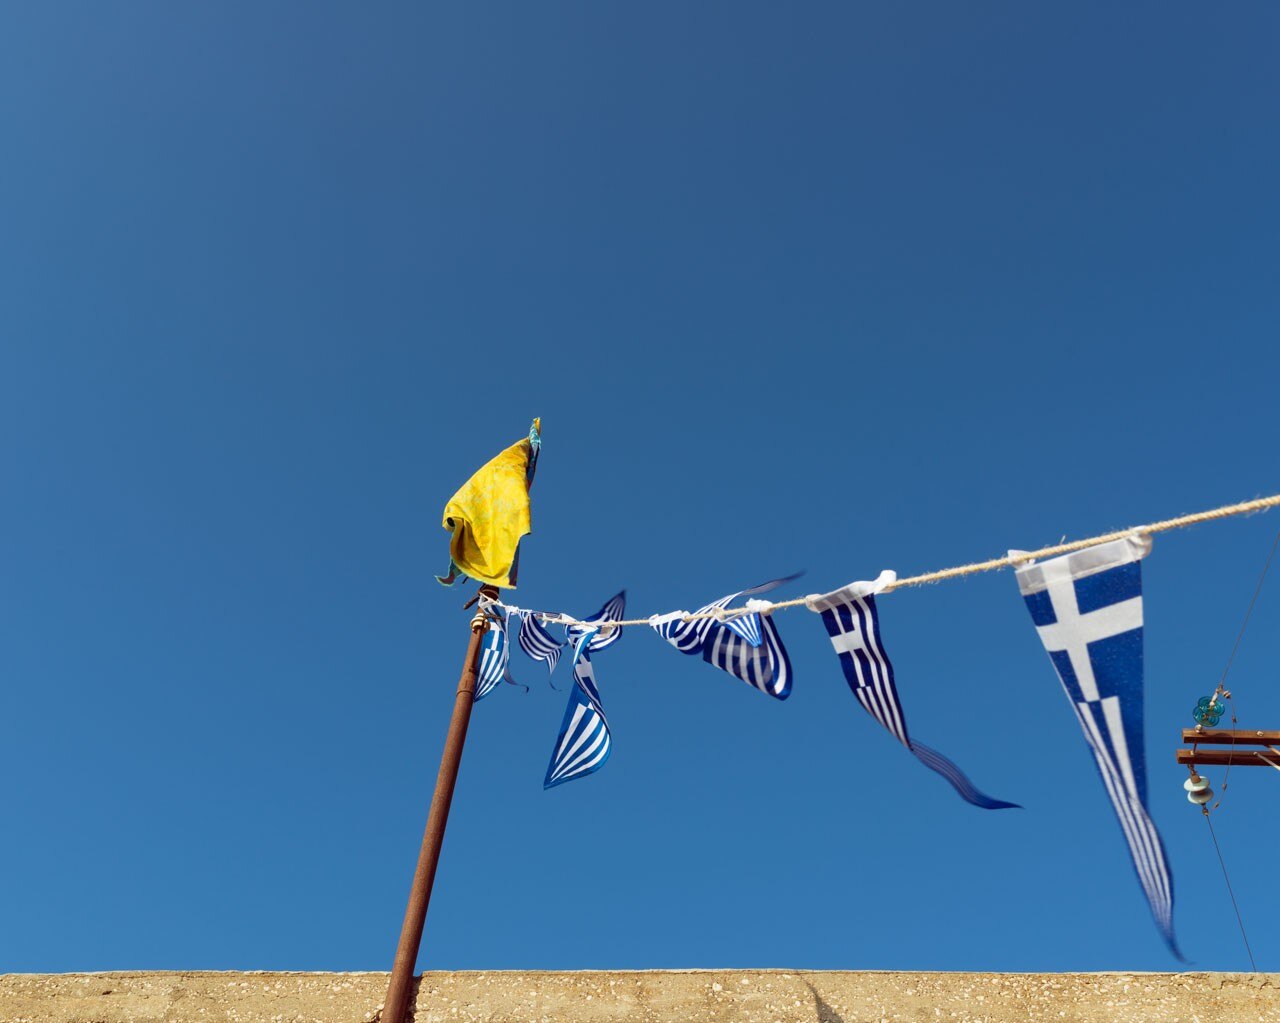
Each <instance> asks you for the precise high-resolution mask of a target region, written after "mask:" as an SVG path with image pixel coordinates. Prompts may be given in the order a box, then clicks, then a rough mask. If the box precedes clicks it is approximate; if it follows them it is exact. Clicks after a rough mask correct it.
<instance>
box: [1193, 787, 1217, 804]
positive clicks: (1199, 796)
mask: <svg viewBox="0 0 1280 1023" xmlns="http://www.w3.org/2000/svg"><path fill="white" fill-rule="evenodd" d="M1212 798H1213V789H1207V788H1206V789H1197V790H1196V791H1195V792H1188V793H1187V802H1189V803H1195V804H1196V805H1197V806H1204V804H1205V803H1207V802H1209V800H1211V799H1212Z"/></svg>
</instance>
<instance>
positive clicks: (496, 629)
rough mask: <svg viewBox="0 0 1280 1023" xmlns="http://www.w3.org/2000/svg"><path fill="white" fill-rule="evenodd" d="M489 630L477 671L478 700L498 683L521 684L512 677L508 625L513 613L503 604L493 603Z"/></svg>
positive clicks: (481, 649) (485, 635)
mask: <svg viewBox="0 0 1280 1023" xmlns="http://www.w3.org/2000/svg"><path fill="white" fill-rule="evenodd" d="M491 614H492V615H494V617H493V618H491V619H490V622H489V631H488V632H486V633H485V634H484V640H483V642H482V645H481V647H480V669H479V671H478V672H477V673H476V695H475V699H476V700H483V699H484V698H485V697H486V696H488V695H489V694H490V693H491V692H493V690H494V688H495V687H496V686H497V685H498V683H499V682H507V683H509V684H511V685H513V686H518V685H520V683H519V682H517V681H516V680H515V679H513V678H512V677H511V671H510V667H509V665H510V663H511V643H510V640H509V639H508V637H507V625H508V623H509V622H510V621H511V614H510V612H508V611H507V610H506V609H505V608H503V607H502V606H501V605H497V604H495V605H493V609H492V611H491Z"/></svg>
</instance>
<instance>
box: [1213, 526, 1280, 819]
mask: <svg viewBox="0 0 1280 1023" xmlns="http://www.w3.org/2000/svg"><path fill="white" fill-rule="evenodd" d="M1277 547H1280V532H1277V533H1276V538H1275V539H1274V540H1272V541H1271V550H1270V551H1269V552H1268V553H1267V560H1266V563H1265V564H1263V566H1262V574H1261V575H1260V576H1258V585H1257V586H1255V587H1254V588H1253V597H1252V598H1251V599H1250V601H1249V607H1248V608H1247V609H1246V610H1245V613H1244V621H1243V622H1241V623H1240V631H1239V632H1238V633H1236V642H1235V646H1233V647H1232V648H1231V656H1230V657H1228V658H1227V666H1226V667H1225V668H1223V669H1222V679H1221V681H1219V682H1218V688H1217V689H1216V690H1215V691H1214V696H1215V697H1217V696H1218V695H1219V694H1221V695H1222V697H1223V698H1224V699H1225V700H1226V701H1227V702H1228V703H1230V704H1231V724H1232V731H1233V732H1234V731H1238V729H1237V728H1236V727H1235V726H1237V725H1239V724H1240V720H1239V718H1237V717H1236V701H1235V700H1234V699H1232V697H1231V693H1230V692H1229V691H1228V689H1227V674H1228V672H1230V671H1231V665H1232V664H1233V663H1234V662H1235V659H1236V651H1237V650H1239V649H1240V641H1241V640H1242V639H1244V630H1245V629H1246V628H1248V627H1249V618H1250V616H1251V615H1252V614H1253V607H1254V605H1255V604H1257V603H1258V595H1259V594H1260V593H1261V592H1262V584H1263V583H1264V582H1266V581H1267V573H1268V572H1270V571H1271V562H1272V561H1273V560H1275V556H1276V548H1277ZM1239 739H1240V737H1239V736H1238V735H1233V736H1232V737H1231V750H1230V752H1229V753H1228V754H1227V769H1226V770H1225V771H1224V772H1223V773H1222V794H1221V795H1220V796H1219V797H1218V801H1217V802H1216V803H1214V804H1213V808H1214V809H1215V810H1217V809H1218V808H1220V807H1221V806H1222V801H1223V800H1224V799H1226V798H1227V785H1228V784H1229V783H1230V781H1231V767H1232V765H1233V764H1234V763H1235V759H1236V744H1237V743H1238V742H1239Z"/></svg>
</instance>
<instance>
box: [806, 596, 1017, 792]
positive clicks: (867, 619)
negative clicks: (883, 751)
mask: <svg viewBox="0 0 1280 1023" xmlns="http://www.w3.org/2000/svg"><path fill="white" fill-rule="evenodd" d="M896 579H897V576H896V575H895V574H894V573H893V572H881V573H880V577H879V578H878V579H876V581H875V582H855V583H850V584H849V585H848V586H845V587H844V588H843V589H839V590H833V591H832V592H831V593H827V594H823V595H821V596H819V595H817V594H814V595H812V596H809V597H806V598H805V606H806V607H808V608H809V610H810V611H817V612H818V613H819V614H821V615H822V623H823V624H824V625H825V626H826V627H827V635H829V636H830V637H831V645H832V646H833V647H835V651H836V654H837V655H839V657H840V667H841V668H842V669H844V677H845V681H847V682H848V683H849V688H850V689H852V690H853V695H854V696H856V697H857V698H858V702H859V703H861V704H862V706H863V709H864V710H866V712H867V713H868V714H870V715H871V716H872V717H873V718H875V719H876V720H877V721H879V722H880V724H882V725H883V726H884V727H885V728H887V729H888V730H889V733H890V734H891V735H892V736H893V737H894V738H895V739H897V740H898V741H899V742H900V743H902V745H904V746H906V747H907V749H909V750H911V752H912V753H914V754H915V755H916V756H917V757H918V758H919V760H920V762H921V763H922V764H924V765H925V767H927V768H929V769H930V770H933V771H937V772H938V774H940V775H942V777H944V778H946V779H947V781H949V782H950V783H951V785H952V786H953V787H954V788H955V790H956V792H958V793H959V794H960V797H961V798H962V799H964V800H966V801H968V802H970V803H972V804H973V805H974V806H980V807H982V808H983V809H984V810H1004V809H1008V808H1011V807H1017V806H1018V804H1017V803H1006V802H1003V801H1002V800H999V799H992V798H991V797H990V796H988V795H987V794H986V793H984V792H982V791H980V790H979V789H978V788H977V786H975V785H974V784H973V782H971V781H970V780H969V779H968V777H966V775H965V773H964V772H963V771H962V770H960V768H959V767H957V766H956V765H955V764H953V763H952V762H951V761H950V760H948V759H947V758H946V757H944V756H943V755H942V754H941V753H939V752H938V751H937V750H935V749H930V748H929V747H928V746H926V745H924V743H921V742H917V741H916V740H915V739H913V738H911V737H910V735H908V734H907V719H906V716H905V715H904V714H903V712H902V701H901V700H900V699H899V698H898V687H897V684H896V683H895V681H894V675H893V664H892V662H890V660H889V656H888V654H886V653H885V650H884V645H883V643H882V642H881V639H880V613H879V611H878V610H877V609H876V598H875V595H876V594H877V593H879V592H880V591H881V590H883V589H884V588H885V587H886V586H888V585H889V584H890V583H892V582H894V581H895V580H896Z"/></svg>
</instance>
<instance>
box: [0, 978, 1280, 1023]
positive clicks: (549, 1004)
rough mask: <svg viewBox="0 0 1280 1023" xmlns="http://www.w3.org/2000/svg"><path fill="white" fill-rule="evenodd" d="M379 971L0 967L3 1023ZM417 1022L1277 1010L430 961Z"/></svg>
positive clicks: (1084, 992) (1243, 982) (340, 997)
mask: <svg viewBox="0 0 1280 1023" xmlns="http://www.w3.org/2000/svg"><path fill="white" fill-rule="evenodd" d="M386 985H387V975H386V974H385V973H194V972H193V973H71V974H8V975H0V1021H2V1023H153V1021H154V1023H196V1021H200V1023H223V1021H226V1023H231V1021H236V1023H366V1021H372V1020H374V1019H375V1018H376V1016H377V1012H378V1009H379V1007H380V1006H381V1003H382V997H383V994H384V992H385V990H386ZM413 1019H414V1020H415V1023H470V1021H476V1023H481V1021H483V1023H505V1021H512V1023H515V1021H519V1023H597V1021H598V1023H606V1021H608V1023H613V1021H621V1020H626V1021H634V1023H658V1021H662V1023H881V1021H897V1020H910V1021H921V1023H1005V1021H1009V1023H1014V1021H1017V1023H1025V1021H1029V1020H1030V1021H1035V1020H1050V1021H1061V1023H1101V1021H1108V1023H1109V1021H1112V1020H1115V1021H1128V1020H1144V1021H1145V1020H1167V1021H1169V1023H1237V1021H1239V1023H1246V1021H1247V1023H1272V1021H1276V1023H1280V974H1274V973H1271V974H1242V973H1062V974H1015V973H890V972H865V973H826V972H823V973H811V972H805V971H797V970H689V971H681V970H672V971H654V972H635V973H630V972H583V973H569V972H556V973H485V972H470V971H468V972H458V973H427V974H424V975H423V977H422V980H421V982H420V984H419V987H418V992H417V1002H416V1005H415V1008H414V1013H413Z"/></svg>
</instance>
